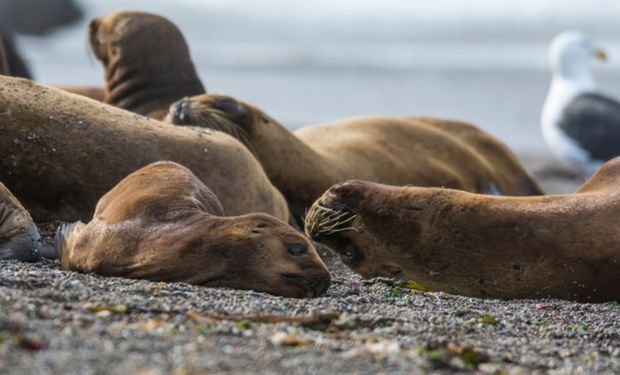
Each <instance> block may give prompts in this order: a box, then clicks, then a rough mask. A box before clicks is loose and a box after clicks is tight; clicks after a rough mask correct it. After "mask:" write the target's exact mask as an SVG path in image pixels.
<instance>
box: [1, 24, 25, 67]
mask: <svg viewBox="0 0 620 375" xmlns="http://www.w3.org/2000/svg"><path fill="white" fill-rule="evenodd" d="M0 74H2V75H6V76H15V77H22V78H31V76H32V75H31V74H30V69H28V65H27V64H26V62H25V61H24V59H23V58H22V57H21V56H20V55H19V53H18V52H17V47H16V46H15V43H14V42H13V40H12V39H11V37H10V35H8V34H6V32H5V31H1V30H0Z"/></svg>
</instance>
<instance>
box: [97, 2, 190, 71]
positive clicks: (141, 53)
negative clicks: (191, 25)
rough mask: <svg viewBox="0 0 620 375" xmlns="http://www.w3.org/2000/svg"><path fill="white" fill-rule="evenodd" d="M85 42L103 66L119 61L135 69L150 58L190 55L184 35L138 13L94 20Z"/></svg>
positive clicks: (124, 12) (166, 23)
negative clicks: (133, 64)
mask: <svg viewBox="0 0 620 375" xmlns="http://www.w3.org/2000/svg"><path fill="white" fill-rule="evenodd" d="M88 39H89V42H90V47H91V49H92V51H93V53H94V54H95V56H96V57H97V58H98V59H100V60H101V61H102V62H103V63H104V64H106V65H107V64H108V63H110V62H112V61H117V60H119V59H122V60H123V62H125V63H132V62H134V63H135V64H136V65H137V66H139V64H146V65H148V64H149V62H150V61H149V60H150V58H153V57H154V58H156V59H157V61H161V60H162V59H166V60H169V61H170V62H174V61H175V60H177V59H183V58H184V57H185V56H187V55H189V48H188V47H187V43H186V42H185V39H184V38H183V35H182V34H181V32H180V31H179V29H178V28H177V27H176V26H175V25H174V24H173V23H172V22H170V21H169V20H167V19H166V18H164V17H162V16H159V15H156V14H152V13H146V12H141V11H137V10H121V11H118V12H114V13H110V14H106V15H103V16H99V17H95V18H94V19H93V20H92V21H91V22H90V25H89V30H88ZM162 48H164V49H163V50H162ZM165 48H172V51H170V50H168V51H166V50H165ZM164 51H166V52H168V53H166V54H163V53H162V52H164Z"/></svg>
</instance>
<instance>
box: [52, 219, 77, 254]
mask: <svg viewBox="0 0 620 375" xmlns="http://www.w3.org/2000/svg"><path fill="white" fill-rule="evenodd" d="M83 225H84V223H83V222H81V221H80V220H78V221H76V222H74V223H63V224H61V225H60V226H59V227H58V229H56V234H55V235H54V251H55V258H56V259H60V256H61V255H62V252H63V249H64V248H66V246H67V244H68V243H69V238H70V237H71V236H72V235H73V234H74V231H75V230H76V228H77V227H80V226H83Z"/></svg>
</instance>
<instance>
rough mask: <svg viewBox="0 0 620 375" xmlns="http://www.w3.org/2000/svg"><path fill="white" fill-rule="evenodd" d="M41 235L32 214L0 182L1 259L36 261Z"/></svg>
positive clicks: (38, 254)
mask: <svg viewBox="0 0 620 375" xmlns="http://www.w3.org/2000/svg"><path fill="white" fill-rule="evenodd" d="M40 255H41V235H40V234H39V230H38V229H37V226H36V225H35V224H34V222H33V221H32V218H31V217H30V214H29V213H28V211H26V209H25V208H24V207H23V206H22V205H21V204H20V203H19V201H18V200H17V198H15V196H14V195H13V194H11V192H10V191H9V189H7V188H6V186H4V185H3V184H2V183H1V182H0V260H7V259H16V260H22V261H35V260H37V259H38V258H39V256H40Z"/></svg>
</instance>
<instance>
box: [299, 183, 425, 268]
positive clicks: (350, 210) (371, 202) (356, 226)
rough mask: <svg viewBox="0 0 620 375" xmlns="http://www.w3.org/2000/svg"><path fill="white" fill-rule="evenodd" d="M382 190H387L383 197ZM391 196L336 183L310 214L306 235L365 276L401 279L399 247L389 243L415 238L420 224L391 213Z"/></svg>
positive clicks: (364, 185) (357, 185) (369, 186)
mask: <svg viewBox="0 0 620 375" xmlns="http://www.w3.org/2000/svg"><path fill="white" fill-rule="evenodd" d="M379 186H383V189H382V191H381V193H380V194H379V192H378V187H379ZM392 198H393V197H389V196H385V185H380V184H376V183H371V182H366V181H347V182H343V183H340V184H337V185H334V186H332V187H331V188H330V189H329V190H327V191H326V192H325V193H324V194H323V195H322V196H321V197H320V198H319V199H318V200H316V201H315V202H314V204H313V205H312V207H311V208H310V209H309V210H308V213H307V214H306V218H305V231H306V234H307V235H308V237H310V238H312V239H314V240H316V241H318V242H320V243H324V244H325V245H327V246H329V247H330V248H331V249H332V250H334V251H335V252H336V253H337V254H338V255H339V256H340V258H341V259H342V261H343V262H344V263H345V264H346V265H347V266H348V267H350V268H351V269H352V270H353V271H355V272H357V273H358V274H360V275H362V276H363V277H366V278H371V277H378V276H384V277H399V278H402V277H403V276H404V275H403V273H404V270H403V265H402V264H401V259H402V256H394V255H395V254H393V252H394V251H395V250H394V249H397V248H398V246H393V247H392V246H390V245H398V244H397V243H398V241H399V239H400V238H408V239H409V238H411V237H412V232H418V231H419V230H420V229H419V228H420V226H419V225H418V223H416V222H405V221H406V220H409V219H406V218H404V217H402V216H401V215H399V214H398V212H394V211H392V210H391V207H392V204H391V203H392V202H390V201H391V200H392ZM397 205H398V203H397ZM409 208H411V207H409ZM411 209H412V210H416V209H417V208H416V207H413V208H411ZM395 221H398V222H397V223H395ZM404 232H407V233H406V235H404ZM414 236H415V233H414ZM410 245H412V246H413V244H410Z"/></svg>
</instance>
